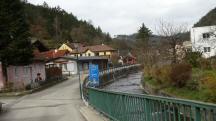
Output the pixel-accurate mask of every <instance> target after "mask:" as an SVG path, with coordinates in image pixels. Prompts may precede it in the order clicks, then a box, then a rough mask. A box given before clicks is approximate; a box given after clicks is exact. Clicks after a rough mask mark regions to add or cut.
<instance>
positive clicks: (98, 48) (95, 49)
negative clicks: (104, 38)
mask: <svg viewBox="0 0 216 121" xmlns="http://www.w3.org/2000/svg"><path fill="white" fill-rule="evenodd" d="M87 47H88V48H89V49H90V50H91V51H93V52H101V51H115V49H113V48H112V47H110V46H108V45H104V44H102V45H93V46H87Z"/></svg>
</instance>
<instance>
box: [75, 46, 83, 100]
mask: <svg viewBox="0 0 216 121" xmlns="http://www.w3.org/2000/svg"><path fill="white" fill-rule="evenodd" d="M76 50H77V54H76V57H77V58H76V59H77V73H78V76H79V89H80V98H81V99H83V98H82V84H81V79H80V68H79V56H78V53H79V51H78V47H77V48H76Z"/></svg>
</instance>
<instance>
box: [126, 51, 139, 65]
mask: <svg viewBox="0 0 216 121" xmlns="http://www.w3.org/2000/svg"><path fill="white" fill-rule="evenodd" d="M123 62H124V64H135V63H137V61H136V57H135V56H133V55H132V54H131V53H130V52H129V53H128V55H127V56H125V57H124V59H123Z"/></svg>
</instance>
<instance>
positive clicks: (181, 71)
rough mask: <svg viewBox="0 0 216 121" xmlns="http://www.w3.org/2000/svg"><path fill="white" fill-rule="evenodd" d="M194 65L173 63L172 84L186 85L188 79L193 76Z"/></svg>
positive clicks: (177, 85)
mask: <svg viewBox="0 0 216 121" xmlns="http://www.w3.org/2000/svg"><path fill="white" fill-rule="evenodd" d="M191 74H192V67H191V65H190V64H184V63H181V64H175V65H172V69H171V73H170V79H171V83H172V85H174V86H176V87H179V88H182V87H184V86H185V85H186V83H187V81H188V80H189V79H190V78H191Z"/></svg>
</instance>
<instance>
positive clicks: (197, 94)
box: [142, 76, 216, 103]
mask: <svg viewBox="0 0 216 121" xmlns="http://www.w3.org/2000/svg"><path fill="white" fill-rule="evenodd" d="M142 86H143V88H144V90H145V91H147V92H148V93H149V94H153V95H159V96H167V97H175V98H182V99H189V100H196V101H202V102H209V103H216V101H214V100H212V97H208V95H206V94H207V93H209V92H207V90H201V89H194V90H192V89H190V88H188V87H183V88H177V87H174V86H171V85H163V84H158V83H157V81H156V80H154V79H153V78H149V77H144V76H142ZM194 86H195V85H194ZM210 99H211V100H210Z"/></svg>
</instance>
